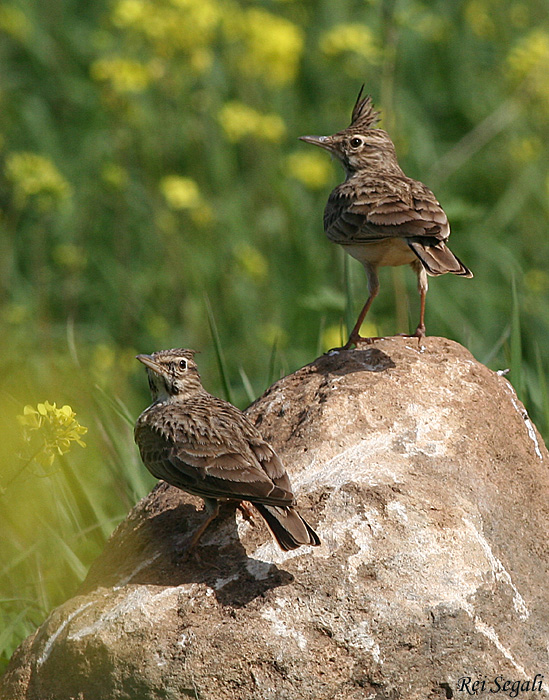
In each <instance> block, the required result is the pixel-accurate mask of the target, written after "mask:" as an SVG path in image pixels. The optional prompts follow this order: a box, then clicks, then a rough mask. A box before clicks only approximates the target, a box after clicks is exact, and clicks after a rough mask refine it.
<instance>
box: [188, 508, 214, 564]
mask: <svg viewBox="0 0 549 700" xmlns="http://www.w3.org/2000/svg"><path fill="white" fill-rule="evenodd" d="M204 510H205V511H206V512H207V517H206V519H205V520H204V522H203V523H202V524H201V525H200V527H199V528H198V529H197V530H196V532H195V533H194V534H193V536H192V538H191V541H190V542H189V544H188V545H187V549H186V552H185V554H186V556H188V555H189V554H190V553H191V552H192V551H193V549H194V548H195V547H196V545H197V544H198V540H199V539H200V538H201V537H202V535H203V534H204V533H205V532H206V530H207V528H208V526H209V525H210V523H211V522H212V520H215V519H216V518H217V516H218V515H219V502H218V501H217V500H216V499H215V498H205V499H204Z"/></svg>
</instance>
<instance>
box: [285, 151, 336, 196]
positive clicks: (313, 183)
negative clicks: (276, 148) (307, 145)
mask: <svg viewBox="0 0 549 700" xmlns="http://www.w3.org/2000/svg"><path fill="white" fill-rule="evenodd" d="M286 166H287V168H288V172H289V174H290V175H291V176H292V177H294V178H295V179H296V180H299V181H300V182H302V183H303V184H304V185H305V187H309V188H310V189H312V190H318V189H322V188H323V187H325V186H326V185H327V184H328V182H329V181H330V176H331V172H332V170H331V166H330V161H329V159H328V158H326V156H325V155H324V154H323V153H316V152H311V153H307V152H301V151H298V152H296V153H291V154H290V155H289V156H288V157H287V158H286Z"/></svg>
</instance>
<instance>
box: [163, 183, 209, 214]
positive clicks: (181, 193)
mask: <svg viewBox="0 0 549 700" xmlns="http://www.w3.org/2000/svg"><path fill="white" fill-rule="evenodd" d="M160 191H161V192H162V194H163V195H164V199H165V200H166V202H167V203H168V206H169V207H170V208H171V209H193V208H195V207H198V206H199V205H200V203H201V196H200V190H199V188H198V185H197V184H196V182H195V181H194V180H193V179H192V178H190V177H181V176H180V175H167V176H166V177H163V178H162V180H161V181H160Z"/></svg>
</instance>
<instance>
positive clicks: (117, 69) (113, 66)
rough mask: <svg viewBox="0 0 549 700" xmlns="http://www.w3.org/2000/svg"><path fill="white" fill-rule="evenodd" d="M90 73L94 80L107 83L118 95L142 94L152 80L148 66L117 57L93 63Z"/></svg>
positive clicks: (151, 73)
mask: <svg viewBox="0 0 549 700" xmlns="http://www.w3.org/2000/svg"><path fill="white" fill-rule="evenodd" d="M90 73H91V77H92V78H93V79H94V80H96V81H97V82H99V83H108V84H109V85H110V86H111V87H112V89H113V90H114V91H115V92H118V93H131V92H143V90H146V89H147V87H148V86H149V84H150V82H151V80H152V78H153V72H152V71H151V69H150V67H149V66H147V65H144V64H143V63H139V62H138V61H131V60H128V59H126V58H119V57H117V56H114V57H111V58H100V59H98V60H97V61H94V62H93V63H92V65H91V68H90Z"/></svg>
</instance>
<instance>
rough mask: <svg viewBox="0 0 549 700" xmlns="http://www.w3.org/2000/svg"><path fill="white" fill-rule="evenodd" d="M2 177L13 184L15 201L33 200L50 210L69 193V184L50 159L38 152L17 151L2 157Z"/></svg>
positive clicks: (44, 208)
mask: <svg viewBox="0 0 549 700" xmlns="http://www.w3.org/2000/svg"><path fill="white" fill-rule="evenodd" d="M5 172H6V178H7V179H8V180H9V181H10V182H11V183H12V185H13V196H14V200H15V204H16V205H17V206H19V207H23V206H25V205H26V204H27V202H29V201H31V200H32V201H35V202H36V204H37V205H38V207H39V208H40V209H41V210H43V211H46V210H49V209H52V208H53V207H54V206H55V205H56V204H58V203H60V202H61V201H62V200H64V199H66V198H67V197H68V196H69V195H70V192H71V187H70V185H69V183H68V182H67V181H66V180H65V178H64V177H63V175H61V173H60V172H59V170H57V168H56V167H55V165H54V164H53V163H52V161H51V160H49V159H48V158H46V157H45V156H41V155H39V154H38V153H29V152H26V151H17V152H14V153H10V154H9V155H8V156H7V158H6V166H5Z"/></svg>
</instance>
